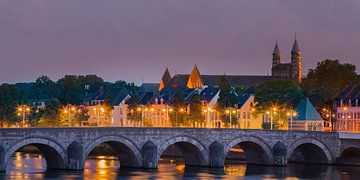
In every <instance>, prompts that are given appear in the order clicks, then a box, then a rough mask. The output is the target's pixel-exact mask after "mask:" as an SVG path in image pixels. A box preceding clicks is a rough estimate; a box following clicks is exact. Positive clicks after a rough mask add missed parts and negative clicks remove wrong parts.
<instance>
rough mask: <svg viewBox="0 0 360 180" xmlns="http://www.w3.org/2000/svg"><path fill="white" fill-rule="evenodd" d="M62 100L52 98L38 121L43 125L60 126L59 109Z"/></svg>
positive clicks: (39, 124)
mask: <svg viewBox="0 0 360 180" xmlns="http://www.w3.org/2000/svg"><path fill="white" fill-rule="evenodd" d="M59 108H60V102H59V100H57V99H51V100H50V103H49V105H47V106H46V108H45V111H44V114H43V115H42V117H41V118H40V120H39V122H38V126H41V127H53V126H59V110H60V109H59Z"/></svg>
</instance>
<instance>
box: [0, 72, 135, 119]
mask: <svg viewBox="0 0 360 180" xmlns="http://www.w3.org/2000/svg"><path fill="white" fill-rule="evenodd" d="M100 87H102V88H103V89H105V92H104V93H105V98H106V99H105V100H106V102H107V103H108V104H112V101H113V100H114V98H115V96H116V95H117V94H112V91H111V89H116V88H118V89H121V88H127V89H128V90H129V92H134V91H137V89H138V87H137V86H136V85H135V84H133V83H127V82H125V81H116V82H114V83H112V82H106V81H104V80H103V78H101V77H98V76H96V75H85V76H83V75H65V76H64V77H63V78H61V79H59V80H57V81H53V80H51V79H50V78H49V77H48V76H41V77H39V78H37V79H36V80H35V81H34V82H30V83H16V84H7V83H4V84H1V85H0V121H1V124H0V125H3V124H4V123H7V124H13V123H17V122H19V121H20V120H21V117H19V113H18V112H17V107H18V106H19V105H27V107H29V108H31V111H29V113H28V114H27V117H28V118H29V119H32V120H33V123H40V125H41V123H43V124H44V125H50V126H51V125H58V124H56V123H59V122H55V121H54V120H55V119H58V118H60V116H61V114H60V112H59V109H60V108H61V107H65V106H66V105H68V104H71V105H82V104H83V103H84V102H85V101H86V100H88V99H89V98H91V96H92V95H94V94H96V93H99V89H100ZM43 100H46V101H47V107H46V108H45V109H40V110H38V109H34V105H33V104H32V102H36V101H43ZM30 112H31V113H30ZM83 112H84V113H83V115H77V116H79V118H77V119H79V120H81V119H85V118H86V117H85V114H86V110H85V109H84V110H83ZM52 121H54V122H52Z"/></svg>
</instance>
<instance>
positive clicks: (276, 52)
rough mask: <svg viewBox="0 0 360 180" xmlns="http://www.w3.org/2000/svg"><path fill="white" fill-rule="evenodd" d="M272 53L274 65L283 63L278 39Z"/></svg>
mask: <svg viewBox="0 0 360 180" xmlns="http://www.w3.org/2000/svg"><path fill="white" fill-rule="evenodd" d="M272 55H273V66H276V65H278V64H280V63H281V52H280V48H279V45H278V41H277V40H276V44H275V48H274V51H273V53H272Z"/></svg>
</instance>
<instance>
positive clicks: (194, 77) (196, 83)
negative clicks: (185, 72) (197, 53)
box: [187, 64, 204, 88]
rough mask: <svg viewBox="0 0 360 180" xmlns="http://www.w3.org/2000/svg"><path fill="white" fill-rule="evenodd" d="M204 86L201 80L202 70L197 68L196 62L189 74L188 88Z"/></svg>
mask: <svg viewBox="0 0 360 180" xmlns="http://www.w3.org/2000/svg"><path fill="white" fill-rule="evenodd" d="M203 86H204V84H203V82H202V81H201V77H200V72H199V69H198V68H197V66H196V64H195V66H194V68H193V70H192V71H191V74H190V76H189V79H188V82H187V87H188V88H202V87H203Z"/></svg>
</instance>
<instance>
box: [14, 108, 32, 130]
mask: <svg viewBox="0 0 360 180" xmlns="http://www.w3.org/2000/svg"><path fill="white" fill-rule="evenodd" d="M17 110H18V116H21V117H22V120H21V127H27V123H26V115H27V113H30V111H31V109H30V108H29V107H28V106H27V105H20V106H18V108H17Z"/></svg>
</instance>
